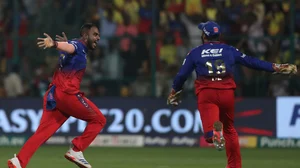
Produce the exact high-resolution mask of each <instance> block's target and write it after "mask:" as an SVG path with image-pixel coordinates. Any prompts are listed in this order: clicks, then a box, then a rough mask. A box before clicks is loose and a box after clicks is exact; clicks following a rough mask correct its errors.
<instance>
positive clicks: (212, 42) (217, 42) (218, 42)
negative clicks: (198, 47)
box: [204, 41, 221, 44]
mask: <svg viewBox="0 0 300 168" xmlns="http://www.w3.org/2000/svg"><path fill="white" fill-rule="evenodd" d="M220 43H221V42H220V41H209V42H204V44H220Z"/></svg>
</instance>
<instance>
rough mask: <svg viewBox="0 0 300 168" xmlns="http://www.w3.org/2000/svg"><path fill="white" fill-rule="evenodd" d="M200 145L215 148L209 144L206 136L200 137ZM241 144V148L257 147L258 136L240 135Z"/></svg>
mask: <svg viewBox="0 0 300 168" xmlns="http://www.w3.org/2000/svg"><path fill="white" fill-rule="evenodd" d="M199 142H200V143H199V144H200V147H204V148H209V147H211V148H214V145H213V144H209V143H207V142H206V141H205V138H204V136H201V137H200V140H199ZM239 144H240V147H241V148H256V147H257V136H239Z"/></svg>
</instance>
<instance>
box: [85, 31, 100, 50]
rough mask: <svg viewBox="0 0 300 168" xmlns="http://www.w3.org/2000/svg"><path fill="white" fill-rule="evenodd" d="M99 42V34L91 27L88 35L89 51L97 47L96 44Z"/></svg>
mask: <svg viewBox="0 0 300 168" xmlns="http://www.w3.org/2000/svg"><path fill="white" fill-rule="evenodd" d="M99 40H100V33H99V30H98V28H96V27H92V28H91V29H90V31H89V34H88V39H87V46H88V48H89V49H90V50H94V49H95V48H96V47H97V43H98V41H99Z"/></svg>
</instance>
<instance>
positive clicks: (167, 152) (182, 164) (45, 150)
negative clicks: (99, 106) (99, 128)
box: [0, 146, 300, 168]
mask: <svg viewBox="0 0 300 168" xmlns="http://www.w3.org/2000/svg"><path fill="white" fill-rule="evenodd" d="M19 149H20V148H19V147H0V168H6V167H7V165H6V162H7V159H8V158H11V157H12V156H13V154H14V153H16V152H17V151H18V150H19ZM67 149H68V147H67V146H66V147H58V146H55V147H53V146H51V147H50V146H43V147H41V148H40V149H39V150H38V151H37V153H36V154H35V155H34V156H33V158H32V159H31V161H30V163H29V165H28V166H27V168H74V167H76V165H74V164H73V163H70V162H69V161H67V160H66V159H65V158H64V157H63V155H64V153H65V152H66V150H67ZM299 154H300V150H299V149H242V157H243V168H299V167H300V161H299ZM85 157H86V159H87V160H88V161H89V162H90V163H91V164H92V166H93V168H225V166H226V158H225V152H224V151H223V152H218V151H216V150H215V149H212V148H210V149H203V148H103V147H102V148H96V147H91V148H88V149H87V150H86V151H85Z"/></svg>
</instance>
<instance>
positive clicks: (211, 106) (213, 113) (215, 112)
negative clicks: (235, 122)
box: [197, 89, 219, 143]
mask: <svg viewBox="0 0 300 168" xmlns="http://www.w3.org/2000/svg"><path fill="white" fill-rule="evenodd" d="M216 98H217V97H216V93H215V90H212V89H205V90H202V91H201V92H200V93H199V94H198V100H197V104H198V110H199V112H200V117H201V120H202V125H203V130H204V138H205V140H206V142H208V143H213V136H214V123H215V122H216V121H219V107H218V106H217V105H216V103H215V102H216Z"/></svg>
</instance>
